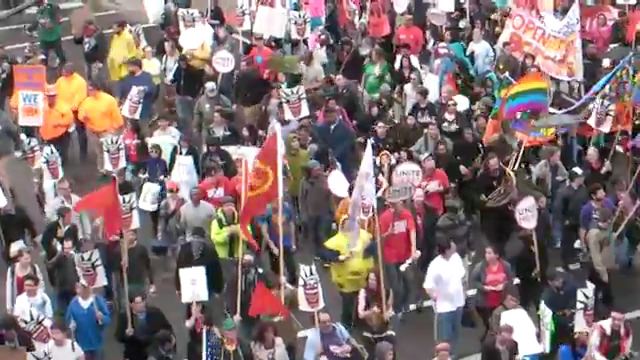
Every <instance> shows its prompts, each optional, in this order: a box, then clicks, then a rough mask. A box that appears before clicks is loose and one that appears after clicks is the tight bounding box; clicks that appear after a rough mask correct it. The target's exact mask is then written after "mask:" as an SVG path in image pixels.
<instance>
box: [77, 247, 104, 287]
mask: <svg viewBox="0 0 640 360" xmlns="http://www.w3.org/2000/svg"><path fill="white" fill-rule="evenodd" d="M74 260H75V263H76V271H77V272H78V278H80V280H81V281H83V282H84V284H86V285H87V286H89V287H91V288H92V289H96V288H101V287H103V286H107V273H106V272H105V270H104V265H103V264H102V258H101V257H100V252H99V251H98V249H93V250H89V251H85V252H83V253H80V254H76V255H75V257H74Z"/></svg>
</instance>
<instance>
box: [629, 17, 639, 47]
mask: <svg viewBox="0 0 640 360" xmlns="http://www.w3.org/2000/svg"><path fill="white" fill-rule="evenodd" d="M627 19H628V20H627V34H626V35H627V36H626V39H627V43H628V44H629V45H631V46H633V43H634V42H635V41H636V36H637V35H636V34H637V32H638V26H640V11H633V12H631V14H629V15H628V16H627Z"/></svg>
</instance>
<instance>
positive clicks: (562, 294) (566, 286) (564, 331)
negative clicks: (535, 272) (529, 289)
mask: <svg viewBox="0 0 640 360" xmlns="http://www.w3.org/2000/svg"><path fill="white" fill-rule="evenodd" d="M569 276H570V275H569V274H567V273H565V272H564V271H558V270H555V269H552V270H550V271H549V272H548V273H547V288H546V289H544V291H543V293H542V301H544V303H545V305H546V306H547V307H548V308H549V310H551V311H553V314H554V317H555V319H556V324H555V325H556V342H555V344H551V346H552V348H553V349H557V347H558V345H560V344H566V343H569V342H570V341H571V337H572V336H573V319H574V312H575V311H574V310H575V307H576V286H575V284H573V281H570V279H569Z"/></svg>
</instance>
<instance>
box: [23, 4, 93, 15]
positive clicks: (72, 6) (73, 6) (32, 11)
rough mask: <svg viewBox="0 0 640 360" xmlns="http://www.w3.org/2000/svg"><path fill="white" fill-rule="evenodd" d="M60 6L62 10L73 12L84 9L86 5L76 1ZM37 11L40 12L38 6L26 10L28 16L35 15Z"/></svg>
mask: <svg viewBox="0 0 640 360" xmlns="http://www.w3.org/2000/svg"><path fill="white" fill-rule="evenodd" d="M58 6H60V10H73V9H79V8H81V7H83V6H84V3H82V1H74V2H68V3H62V4H58ZM37 11H38V7H36V6H32V7H30V8H27V10H25V12H26V13H27V14H35V13H36V12H37Z"/></svg>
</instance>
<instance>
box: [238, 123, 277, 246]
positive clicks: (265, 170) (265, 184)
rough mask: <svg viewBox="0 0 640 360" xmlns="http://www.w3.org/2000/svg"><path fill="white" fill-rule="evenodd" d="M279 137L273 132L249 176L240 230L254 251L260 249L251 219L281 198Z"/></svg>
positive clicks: (257, 157)
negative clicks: (250, 227) (251, 231)
mask: <svg viewBox="0 0 640 360" xmlns="http://www.w3.org/2000/svg"><path fill="white" fill-rule="evenodd" d="M278 136H279V135H278V132H276V131H274V132H272V133H271V134H270V135H269V136H268V137H267V140H266V141H265V142H264V144H263V145H262V148H261V149H260V151H259V152H258V155H256V158H255V159H254V161H253V168H252V169H251V172H250V173H249V174H248V176H249V178H248V180H249V181H248V185H247V187H248V189H247V191H246V193H245V195H244V204H243V206H242V209H240V229H241V231H242V234H243V235H244V238H245V239H247V242H248V243H249V245H251V247H253V248H254V250H256V249H258V243H257V242H256V240H255V239H254V238H253V236H252V235H251V233H250V231H249V225H250V224H251V219H252V218H253V217H254V216H260V215H262V214H264V212H265V210H266V209H267V205H269V204H270V203H271V202H272V201H274V200H276V199H277V198H278V196H279V194H278V192H279V191H278V181H279V180H278V179H279V178H280V177H281V176H282V174H281V171H280V166H279V161H278V156H279V155H278Z"/></svg>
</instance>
